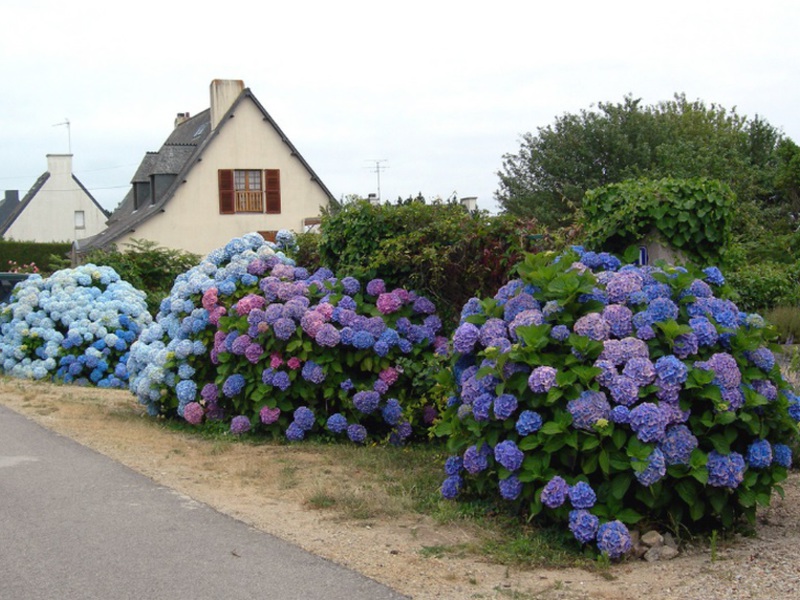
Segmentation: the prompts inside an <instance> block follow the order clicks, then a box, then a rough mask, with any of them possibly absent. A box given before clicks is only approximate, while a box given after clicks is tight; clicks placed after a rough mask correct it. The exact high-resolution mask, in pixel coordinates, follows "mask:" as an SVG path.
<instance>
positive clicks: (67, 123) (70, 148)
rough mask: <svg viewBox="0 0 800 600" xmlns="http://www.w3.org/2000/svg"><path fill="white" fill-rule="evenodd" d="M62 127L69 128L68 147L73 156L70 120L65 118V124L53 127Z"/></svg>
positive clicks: (57, 124)
mask: <svg viewBox="0 0 800 600" xmlns="http://www.w3.org/2000/svg"><path fill="white" fill-rule="evenodd" d="M62 125H66V126H67V147H68V148H69V153H70V154H72V133H71V132H70V127H69V119H67V118H66V117H64V122H63V123H56V124H54V125H53V127H61V126H62Z"/></svg>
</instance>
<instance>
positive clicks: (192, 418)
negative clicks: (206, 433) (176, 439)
mask: <svg viewBox="0 0 800 600" xmlns="http://www.w3.org/2000/svg"><path fill="white" fill-rule="evenodd" d="M203 415H204V411H203V407H202V406H201V405H200V403H199V402H189V404H187V405H186V406H185V407H184V409H183V418H184V419H186V422H187V423H190V424H192V425H199V424H200V423H201V422H202V421H203Z"/></svg>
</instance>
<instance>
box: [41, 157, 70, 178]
mask: <svg viewBox="0 0 800 600" xmlns="http://www.w3.org/2000/svg"><path fill="white" fill-rule="evenodd" d="M47 171H48V172H49V173H50V175H56V174H60V175H72V154H48V155H47Z"/></svg>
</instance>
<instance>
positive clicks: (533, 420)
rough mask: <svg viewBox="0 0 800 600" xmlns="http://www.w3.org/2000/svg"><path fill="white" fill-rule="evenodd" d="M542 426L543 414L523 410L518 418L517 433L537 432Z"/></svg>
mask: <svg viewBox="0 0 800 600" xmlns="http://www.w3.org/2000/svg"><path fill="white" fill-rule="evenodd" d="M541 427H542V416H541V415H540V414H539V413H537V412H534V411H532V410H525V411H522V412H521V413H520V415H519V418H518V419H517V425H516V429H517V433H519V434H520V435H521V436H526V435H530V434H532V433H536V432H537V431H539V429H541Z"/></svg>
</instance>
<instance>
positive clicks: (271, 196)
mask: <svg viewBox="0 0 800 600" xmlns="http://www.w3.org/2000/svg"><path fill="white" fill-rule="evenodd" d="M264 181H265V183H266V186H265V187H264V190H265V191H266V197H267V214H272V215H278V214H280V212H281V172H280V169H267V170H266V171H264Z"/></svg>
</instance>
